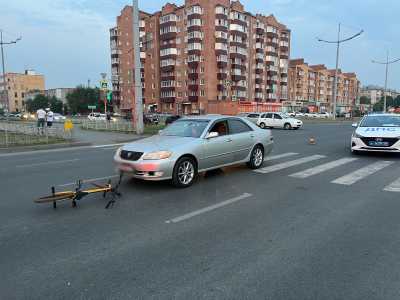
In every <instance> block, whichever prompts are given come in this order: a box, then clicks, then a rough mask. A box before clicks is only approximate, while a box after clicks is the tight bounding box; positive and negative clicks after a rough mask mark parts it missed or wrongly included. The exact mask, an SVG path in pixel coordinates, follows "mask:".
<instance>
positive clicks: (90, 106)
mask: <svg viewBox="0 0 400 300" xmlns="http://www.w3.org/2000/svg"><path fill="white" fill-rule="evenodd" d="M96 107H97V106H96V105H88V107H87V108H88V109H96Z"/></svg>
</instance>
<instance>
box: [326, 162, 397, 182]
mask: <svg viewBox="0 0 400 300" xmlns="http://www.w3.org/2000/svg"><path fill="white" fill-rule="evenodd" d="M391 164H393V162H392V161H378V162H376V163H373V164H370V165H368V166H366V167H364V168H361V169H358V170H356V171H354V172H352V173H350V174H347V175H345V176H342V177H339V178H337V179H335V180H333V181H332V183H336V184H343V185H352V184H354V183H356V182H357V181H360V180H362V179H364V178H365V177H367V176H370V175H372V174H374V173H376V172H378V171H380V170H382V169H384V168H386V167H388V166H390V165H391Z"/></svg>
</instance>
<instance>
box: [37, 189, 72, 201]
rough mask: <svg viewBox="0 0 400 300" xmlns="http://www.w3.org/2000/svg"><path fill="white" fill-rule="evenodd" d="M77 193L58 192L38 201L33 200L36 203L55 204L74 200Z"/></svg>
mask: <svg viewBox="0 0 400 300" xmlns="http://www.w3.org/2000/svg"><path fill="white" fill-rule="evenodd" d="M74 196H75V192H72V191H68V192H58V193H55V194H54V195H51V196H45V197H41V198H38V199H35V200H33V202H35V203H49V202H55V201H60V200H70V199H72V198H74Z"/></svg>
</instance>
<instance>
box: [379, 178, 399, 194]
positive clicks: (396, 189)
mask: <svg viewBox="0 0 400 300" xmlns="http://www.w3.org/2000/svg"><path fill="white" fill-rule="evenodd" d="M383 190H384V191H387V192H397V193H399V192H400V178H399V179H397V180H396V181H393V182H392V183H391V184H389V185H388V186H386V187H385V188H384V189H383Z"/></svg>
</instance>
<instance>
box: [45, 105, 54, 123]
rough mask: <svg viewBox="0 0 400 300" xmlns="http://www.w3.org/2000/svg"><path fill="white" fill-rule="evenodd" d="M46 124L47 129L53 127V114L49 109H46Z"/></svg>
mask: <svg viewBox="0 0 400 300" xmlns="http://www.w3.org/2000/svg"><path fill="white" fill-rule="evenodd" d="M46 122H47V127H51V126H53V122H54V114H53V112H52V111H51V109H50V108H46Z"/></svg>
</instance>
